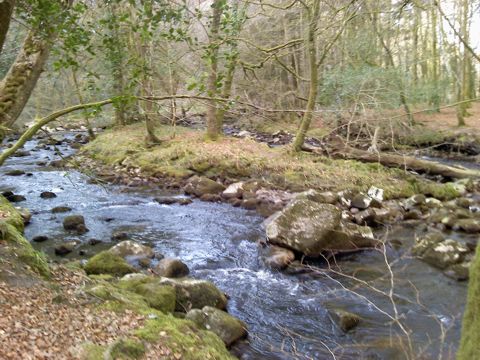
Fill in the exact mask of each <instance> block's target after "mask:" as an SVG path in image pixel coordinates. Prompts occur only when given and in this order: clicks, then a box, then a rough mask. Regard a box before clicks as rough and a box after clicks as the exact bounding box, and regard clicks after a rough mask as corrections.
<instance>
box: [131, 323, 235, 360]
mask: <svg viewBox="0 0 480 360" xmlns="http://www.w3.org/2000/svg"><path fill="white" fill-rule="evenodd" d="M135 336H137V337H138V338H140V339H142V340H145V341H148V342H157V341H161V342H162V344H164V345H165V346H166V347H168V348H169V349H171V350H172V351H173V352H174V353H176V354H181V359H183V360H205V359H222V360H233V359H235V358H234V357H233V356H232V355H231V354H230V353H229V352H228V350H227V348H226V347H225V344H224V343H223V341H222V340H221V339H220V338H219V337H218V336H217V335H215V334H214V333H213V332H211V331H207V330H200V329H199V328H198V327H197V326H196V325H195V324H194V323H193V322H191V321H188V320H183V319H178V318H176V317H174V316H173V315H160V316H158V317H156V318H154V319H150V320H148V321H147V322H146V324H145V326H144V327H143V328H141V329H139V330H137V331H135Z"/></svg>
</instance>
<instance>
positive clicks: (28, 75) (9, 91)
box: [0, 30, 52, 127]
mask: <svg viewBox="0 0 480 360" xmlns="http://www.w3.org/2000/svg"><path fill="white" fill-rule="evenodd" d="M48 40H50V41H47V40H45V39H42V38H41V37H39V36H38V35H37V34H36V32H35V31H34V30H31V31H30V32H29V33H28V35H27V37H26V39H25V41H24V43H23V46H22V49H21V50H20V53H19V54H18V56H17V58H16V59H15V62H14V64H13V65H12V66H11V67H10V70H9V71H8V73H7V75H6V76H5V78H4V79H3V80H2V81H1V82H0V125H3V126H6V127H11V126H12V125H13V124H14V123H15V121H16V120H17V119H18V117H19V116H20V114H21V112H22V110H23V108H24V107H25V105H26V103H27V101H28V99H29V98H30V95H31V93H32V91H33V89H34V87H35V85H36V83H37V81H38V79H39V77H40V75H41V73H42V71H43V67H44V65H45V63H46V62H47V59H48V55H49V52H50V49H51V46H52V39H48Z"/></svg>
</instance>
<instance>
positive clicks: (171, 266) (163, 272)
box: [153, 258, 190, 278]
mask: <svg viewBox="0 0 480 360" xmlns="http://www.w3.org/2000/svg"><path fill="white" fill-rule="evenodd" d="M153 271H154V272H155V273H156V274H157V275H159V276H163V277H168V278H179V277H184V276H187V275H188V274H189V273H190V270H189V269H188V266H187V265H185V264H184V263H183V262H181V261H180V260H178V259H172V258H164V259H162V260H160V261H159V263H158V264H157V266H155V268H154V269H153Z"/></svg>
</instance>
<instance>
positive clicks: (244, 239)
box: [0, 134, 469, 360]
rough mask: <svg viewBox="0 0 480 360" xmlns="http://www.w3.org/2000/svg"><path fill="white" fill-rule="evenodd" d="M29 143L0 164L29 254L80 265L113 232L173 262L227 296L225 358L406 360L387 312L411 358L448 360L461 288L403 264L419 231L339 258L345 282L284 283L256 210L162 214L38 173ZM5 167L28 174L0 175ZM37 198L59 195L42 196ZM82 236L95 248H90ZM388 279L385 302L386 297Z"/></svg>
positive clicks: (126, 195)
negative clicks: (231, 340)
mask: <svg viewBox="0 0 480 360" xmlns="http://www.w3.org/2000/svg"><path fill="white" fill-rule="evenodd" d="M68 136H73V135H71V134H69V135H68ZM37 144H38V142H37V140H32V141H29V142H28V143H27V144H26V146H25V147H24V150H27V151H30V155H27V156H24V157H14V158H10V159H9V160H7V162H6V163H5V165H4V166H2V167H1V168H0V174H1V176H0V190H1V191H6V190H12V191H14V192H15V193H17V194H21V195H24V196H25V197H26V201H24V202H21V203H18V204H16V205H19V206H22V207H26V208H28V209H30V210H31V212H32V213H33V218H32V222H31V224H30V225H28V226H27V227H26V231H25V234H26V237H27V238H28V239H32V238H33V237H34V236H37V235H47V236H48V237H49V240H48V241H46V242H44V243H35V244H34V246H35V247H36V248H37V249H40V250H42V251H44V252H46V253H47V254H48V255H49V256H50V257H51V258H53V259H55V260H59V261H60V260H61V259H60V258H59V257H57V256H55V254H54V252H53V248H54V246H55V245H56V244H59V243H61V242H63V241H67V240H80V241H81V242H82V244H81V245H80V246H79V247H78V248H77V249H76V250H75V251H74V252H73V253H71V254H69V255H67V258H75V259H86V258H88V257H89V256H91V255H92V254H94V253H96V252H98V251H99V250H101V249H104V248H105V247H108V246H110V245H111V243H110V237H111V234H112V233H113V232H115V231H123V232H127V233H128V234H129V235H130V238H131V239H133V240H137V241H140V242H145V243H149V244H151V245H152V246H153V247H154V248H155V249H156V250H157V251H159V252H161V253H162V254H164V255H166V256H170V257H176V258H180V259H181V260H182V261H184V262H185V263H186V264H187V265H188V266H189V268H190V269H191V273H192V276H193V277H197V278H201V279H208V280H211V281H213V282H214V283H215V284H216V285H217V286H218V287H219V288H221V289H222V290H223V291H225V292H226V293H227V294H228V295H229V296H230V300H229V305H228V311H229V312H230V313H231V314H233V315H235V316H237V317H238V318H240V319H242V320H243V321H245V322H246V323H247V324H248V327H249V339H248V340H247V341H245V342H243V343H240V344H238V345H236V346H235V347H234V348H233V349H232V351H233V352H234V353H235V354H237V355H238V356H239V357H241V358H242V359H272V360H273V359H332V358H337V359H406V358H407V356H406V349H408V346H409V341H407V340H406V339H407V338H408V337H407V336H405V335H402V331H401V329H400V328H399V326H398V324H396V323H395V322H394V321H392V318H391V317H395V312H397V313H398V321H399V323H400V324H402V326H403V327H404V328H405V329H407V330H408V332H409V333H410V335H409V338H410V345H411V346H412V348H413V349H414V350H413V352H414V353H415V354H416V355H418V358H424V359H431V358H435V359H438V358H442V359H453V358H454V353H455V351H456V348H457V346H458V342H459V336H460V328H461V327H460V322H461V316H462V313H463V308H464V305H465V300H466V287H467V284H466V283H465V282H457V281H456V280H453V279H450V278H448V277H446V276H445V275H443V274H442V273H441V272H440V271H439V270H437V269H434V268H432V267H430V266H428V265H426V264H424V263H422V262H420V261H418V260H416V259H414V258H412V257H411V256H410V255H409V248H410V247H411V245H412V244H413V241H414V237H415V235H416V234H422V233H424V232H425V231H426V226H425V225H424V224H421V223H418V222H410V223H405V224H399V225H396V226H393V227H390V228H388V229H380V230H378V231H377V232H376V235H377V236H378V237H382V238H385V239H388V240H389V241H391V240H395V241H391V243H392V244H394V245H395V246H393V245H392V246H390V245H389V246H387V248H386V249H387V250H386V254H384V253H382V252H380V251H364V252H359V253H356V254H352V255H349V256H345V257H343V258H341V259H339V261H338V264H337V265H338V268H335V270H338V271H339V272H342V273H344V274H345V275H346V276H344V275H341V274H338V273H337V272H328V271H325V269H326V265H325V263H322V262H314V263H312V265H314V266H318V267H319V268H320V271H317V272H313V273H306V274H286V273H282V272H278V271H272V270H270V269H269V268H266V267H265V266H264V264H263V261H262V259H261V257H260V256H259V251H258V245H257V241H258V240H260V239H263V237H264V231H263V228H262V222H263V219H262V218H261V217H260V216H258V215H257V214H256V213H255V212H252V211H248V210H244V209H241V208H234V207H232V206H230V205H228V204H218V203H206V202H201V201H198V200H194V201H193V203H192V204H190V205H188V206H180V205H176V204H174V205H160V204H158V203H157V202H155V201H153V197H158V196H162V195H168V196H170V195H179V196H180V194H171V193H166V192H165V191H162V190H160V189H141V188H127V187H124V186H113V185H108V186H102V185H96V184H92V183H91V182H90V181H89V177H88V176H86V175H84V174H82V173H80V172H77V171H62V170H59V169H58V168H52V167H48V166H45V165H43V164H42V163H43V162H49V161H51V160H54V159H58V155H55V152H54V150H53V148H52V147H50V148H49V149H38V148H37ZM58 148H59V150H60V151H61V153H62V154H64V155H69V154H71V153H72V152H73V150H72V149H71V148H70V147H69V146H68V145H60V146H58ZM39 163H41V164H40V165H39ZM12 169H20V170H23V171H25V172H26V173H28V174H27V175H23V176H16V177H12V176H5V173H6V172H7V171H9V170H12ZM42 191H53V192H55V193H56V194H57V197H56V198H53V199H42V198H40V193H41V192H42ZM55 206H69V207H71V208H72V209H73V211H72V212H71V214H81V215H83V216H84V217H85V220H86V224H87V227H88V228H89V230H90V231H89V232H88V233H86V234H84V235H82V236H71V235H68V234H67V233H65V231H64V230H63V227H62V219H63V217H64V216H65V214H52V213H51V211H50V210H51V209H52V208H53V207H55ZM452 236H455V237H456V238H459V239H464V240H469V238H468V236H463V235H459V234H452ZM92 238H95V239H99V240H102V241H104V243H103V244H99V245H96V246H92V245H89V244H88V240H89V239H92ZM80 254H82V255H80ZM385 258H387V259H388V262H389V263H390V266H391V269H392V273H390V272H389V271H388V267H387V266H386V262H385ZM351 275H355V276H356V277H357V278H358V279H357V280H355V279H352V278H351V277H350V276H351ZM391 275H393V278H394V281H393V284H394V294H395V295H394V296H393V297H391V298H390V297H388V296H387V295H388V292H389V290H390V289H391V281H390V280H391ZM361 281H365V282H366V283H364V284H362V283H361ZM365 284H368V286H370V287H371V288H368V287H367V286H366V285H365ZM392 300H393V303H394V304H395V305H392ZM331 308H343V309H346V310H348V311H351V312H354V313H356V314H358V315H360V316H361V317H362V321H361V323H360V325H359V326H358V327H357V328H355V329H354V330H353V331H351V332H349V333H347V334H344V333H343V332H342V331H341V330H340V329H339V328H338V327H337V326H336V325H335V322H333V321H332V319H331V316H330V312H329V309H331ZM332 353H333V355H332Z"/></svg>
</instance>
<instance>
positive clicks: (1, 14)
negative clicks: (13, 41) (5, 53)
mask: <svg viewBox="0 0 480 360" xmlns="http://www.w3.org/2000/svg"><path fill="white" fill-rule="evenodd" d="M14 7H15V0H3V1H0V54H1V53H2V49H3V44H4V43H5V39H6V38H7V32H8V28H9V27H10V20H11V19H12V14H13V8H14Z"/></svg>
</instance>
